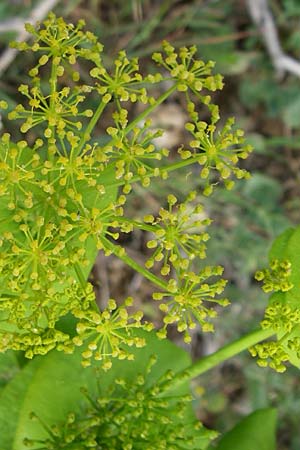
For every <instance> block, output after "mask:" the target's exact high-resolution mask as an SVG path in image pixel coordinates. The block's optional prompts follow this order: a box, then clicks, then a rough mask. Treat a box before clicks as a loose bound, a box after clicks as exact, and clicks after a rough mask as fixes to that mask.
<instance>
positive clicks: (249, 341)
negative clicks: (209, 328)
mask: <svg viewBox="0 0 300 450" xmlns="http://www.w3.org/2000/svg"><path fill="white" fill-rule="evenodd" d="M272 335H274V331H273V330H270V329H268V330H262V329H260V330H255V331H251V332H250V333H248V334H246V335H244V336H242V337H241V338H239V339H237V340H236V341H234V342H231V343H230V344H227V345H225V346H224V347H222V348H220V349H219V350H217V351H216V352H214V353H212V354H211V355H208V356H204V357H203V358H201V359H199V360H198V361H196V362H194V363H193V364H191V365H190V366H189V367H187V368H186V369H184V370H182V371H180V372H178V373H176V374H175V376H174V377H173V378H172V380H170V381H168V382H165V383H164V384H163V385H162V386H163V391H167V390H169V389H174V388H176V387H178V386H180V385H182V384H183V383H185V382H186V381H189V380H191V379H193V378H195V377H197V376H199V375H201V374H202V373H205V372H207V371H208V370H210V369H212V368H213V367H216V366H218V365H219V364H220V363H222V362H224V361H226V360H227V359H229V358H232V357H233V356H235V355H237V354H239V353H241V352H243V351H244V350H247V349H248V348H249V347H252V346H253V345H255V344H258V343H259V342H261V341H263V340H265V339H267V338H269V337H271V336H272Z"/></svg>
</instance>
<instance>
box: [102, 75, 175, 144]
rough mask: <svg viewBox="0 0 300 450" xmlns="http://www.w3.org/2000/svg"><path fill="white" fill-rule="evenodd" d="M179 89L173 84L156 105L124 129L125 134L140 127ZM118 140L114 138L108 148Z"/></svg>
mask: <svg viewBox="0 0 300 450" xmlns="http://www.w3.org/2000/svg"><path fill="white" fill-rule="evenodd" d="M176 89H177V85H176V83H175V84H173V86H171V87H170V88H169V89H168V90H167V91H166V92H164V93H163V94H162V95H161V96H160V97H158V99H156V100H155V103H153V105H150V106H148V108H146V109H145V110H144V111H143V112H141V114H139V115H138V116H137V117H136V118H135V119H134V120H133V121H132V122H130V123H129V124H128V125H127V127H126V128H125V129H124V133H125V134H128V133H129V132H130V131H131V130H133V128H135V126H136V125H138V123H139V122H141V121H142V120H143V119H145V118H146V117H147V116H149V114H151V113H152V111H154V110H155V109H156V108H157V107H158V105H160V104H161V103H163V102H164V101H165V100H166V99H167V98H168V97H170V95H172V94H173V92H175V91H176ZM115 139H116V138H112V139H111V140H110V141H109V142H108V143H107V146H109V145H113V144H114V142H115Z"/></svg>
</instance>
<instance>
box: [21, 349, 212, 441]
mask: <svg viewBox="0 0 300 450" xmlns="http://www.w3.org/2000/svg"><path fill="white" fill-rule="evenodd" d="M154 363H155V358H154V357H153V358H151V359H150V361H149V363H148V367H147V369H146V373H140V374H137V375H136V376H135V377H134V378H133V379H132V380H130V381H128V380H126V379H125V378H122V377H118V378H115V379H114V380H113V383H112V384H111V386H110V387H108V388H107V389H105V391H104V389H103V388H101V383H100V379H99V383H98V384H99V392H98V395H95V394H90V393H89V392H88V391H87V390H85V389H83V390H82V392H83V394H84V395H85V397H86V399H87V402H86V403H87V405H86V406H85V410H84V411H83V412H82V415H81V414H80V415H79V414H77V415H75V414H74V413H72V412H70V413H69V414H68V417H67V418H66V421H65V423H63V424H57V425H53V426H52V427H47V428H46V427H45V426H44V425H43V422H42V421H41V420H40V418H39V417H38V416H36V415H35V414H34V413H32V414H31V418H32V420H35V421H40V422H41V425H42V427H44V428H45V432H46V433H47V435H48V437H47V438H46V439H44V440H39V441H36V440H32V439H25V442H24V444H25V446H26V447H28V448H32V447H34V448H38V449H39V450H60V449H65V448H70V449H71V448H72V449H73V448H74V449H78V450H79V449H80V450H84V449H90V448H95V449H110V450H121V449H122V450H138V449H142V448H145V449H147V450H183V449H184V450H196V449H197V450H198V449H202V448H204V447H203V445H205V442H209V440H211V439H214V438H215V437H216V436H217V433H216V432H215V431H212V430H208V429H206V428H205V427H204V426H203V425H202V424H201V423H200V422H199V421H197V420H195V419H189V420H188V421H187V420H186V418H185V416H186V413H187V408H188V407H189V404H190V402H191V401H192V397H191V395H189V394H185V395H183V394H176V395H174V393H171V394H169V395H166V394H164V395H162V393H163V389H162V387H161V385H162V384H163V383H166V382H168V381H169V380H170V379H172V377H173V376H174V374H173V372H172V371H168V372H167V373H165V374H164V375H162V376H161V377H160V379H158V380H157V381H156V382H154V383H153V381H152V382H150V380H149V372H150V371H151V366H152V365H153V364H154ZM182 422H184V426H183V425H182ZM202 443H203V445H202ZM36 445H39V446H38V447H35V446H36ZM205 447H206V446H205Z"/></svg>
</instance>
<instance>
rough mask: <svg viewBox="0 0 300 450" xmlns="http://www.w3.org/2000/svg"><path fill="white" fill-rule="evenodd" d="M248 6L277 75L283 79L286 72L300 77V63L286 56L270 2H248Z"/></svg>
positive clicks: (248, 0)
mask: <svg viewBox="0 0 300 450" xmlns="http://www.w3.org/2000/svg"><path fill="white" fill-rule="evenodd" d="M246 4H247V8H248V11H249V14H250V16H251V18H252V20H253V22H254V23H255V25H256V26H257V27H258V28H259V30H260V32H261V34H262V37H263V40H264V43H265V46H266V49H267V51H268V53H269V55H270V58H271V60H272V63H273V65H274V67H275V70H276V72H277V75H278V76H279V77H282V76H283V75H284V74H285V73H286V72H289V73H292V74H294V75H296V76H298V77H300V61H297V60H296V59H294V58H292V57H290V56H288V55H286V54H285V53H284V51H283V50H282V47H281V44H280V40H279V36H278V31H277V28H276V25H275V22H274V18H273V16H272V13H271V11H270V8H269V5H268V1H267V0H246Z"/></svg>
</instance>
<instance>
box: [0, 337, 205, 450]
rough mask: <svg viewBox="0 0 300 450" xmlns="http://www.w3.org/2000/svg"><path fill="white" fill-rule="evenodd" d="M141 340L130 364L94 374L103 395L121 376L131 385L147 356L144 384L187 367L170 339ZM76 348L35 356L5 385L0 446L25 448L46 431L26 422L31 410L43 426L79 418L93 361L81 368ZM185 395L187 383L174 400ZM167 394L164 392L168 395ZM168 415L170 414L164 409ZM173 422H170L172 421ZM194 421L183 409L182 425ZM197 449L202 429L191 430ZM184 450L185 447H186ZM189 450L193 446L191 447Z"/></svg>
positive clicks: (93, 391)
mask: <svg viewBox="0 0 300 450" xmlns="http://www.w3.org/2000/svg"><path fill="white" fill-rule="evenodd" d="M143 334H144V335H145V337H146V336H147V345H146V347H145V348H142V349H136V350H134V354H135V361H134V362H132V361H115V363H114V364H113V368H112V369H111V370H110V371H108V372H102V371H101V372H100V374H98V376H97V377H98V379H99V382H98V384H99V387H100V388H101V391H102V389H103V391H104V392H107V388H108V386H110V385H111V384H112V383H113V380H114V379H115V378H117V377H118V378H119V377H120V376H122V377H123V378H125V379H127V380H128V381H130V380H133V382H135V379H136V375H137V374H138V373H142V374H143V373H144V372H145V367H146V366H147V364H148V362H149V358H150V356H151V355H153V354H156V355H157V359H158V361H157V363H156V364H155V365H154V366H153V370H152V372H151V374H150V375H149V379H148V383H150V384H151V383H152V382H154V381H155V380H157V379H159V378H160V377H161V376H162V375H163V374H164V373H165V372H166V371H167V370H170V369H171V370H173V371H174V372H177V371H180V370H182V369H183V368H185V367H187V366H188V365H189V363H190V358H189V355H188V354H187V353H186V352H185V351H184V350H182V349H179V348H178V347H176V346H175V345H174V344H172V343H171V342H170V341H167V340H163V341H161V340H158V339H157V337H156V335H155V334H154V333H143ZM80 360H81V355H80V349H77V351H76V352H75V353H74V354H72V355H65V354H62V353H59V352H56V351H52V352H50V353H49V354H47V355H46V356H43V357H36V358H35V359H34V360H32V361H31V362H29V363H28V364H27V365H26V366H25V367H24V368H23V369H22V370H21V371H20V372H19V373H18V375H17V376H16V377H15V378H14V379H13V380H12V381H11V382H10V383H9V384H8V385H7V386H6V387H5V389H4V390H3V392H2V395H1V397H0V448H1V450H25V449H26V447H25V445H24V443H23V441H24V438H30V439H45V438H46V437H47V433H46V431H45V429H44V428H43V427H42V425H41V424H40V423H39V422H38V421H32V420H31V419H30V413H31V412H32V411H33V412H34V413H35V414H37V415H38V416H39V417H40V418H41V419H42V420H43V422H44V423H46V424H48V425H50V426H51V425H54V424H58V425H59V424H60V423H63V422H64V421H65V419H66V417H67V414H68V413H70V412H75V414H79V415H80V414H82V412H83V411H84V406H86V400H85V398H84V396H83V395H82V393H81V392H80V387H86V388H87V389H88V391H89V393H90V395H91V396H94V395H98V396H99V392H98V387H97V383H96V372H97V371H96V363H95V365H94V367H89V368H85V369H84V368H82V366H81V364H80ZM188 392H189V386H188V383H186V384H185V385H184V386H183V387H181V388H180V389H176V393H175V394H176V396H180V395H184V394H186V393H188ZM168 394H169V392H168ZM170 415H172V411H170ZM175 419H176V418H175ZM193 419H195V416H194V413H193V411H192V408H191V407H190V408H188V410H187V411H186V415H185V419H184V422H185V424H184V423H183V424H180V426H181V425H182V426H184V425H185V426H188V425H189V423H190V422H191V421H192V420H193ZM197 436H198V438H197V439H198V440H197V450H198V449H199V450H201V449H205V448H207V445H208V444H209V442H210V438H211V433H210V432H208V431H206V430H205V429H200V431H199V432H197ZM187 448H189V447H187ZM193 448H194V447H193Z"/></svg>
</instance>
